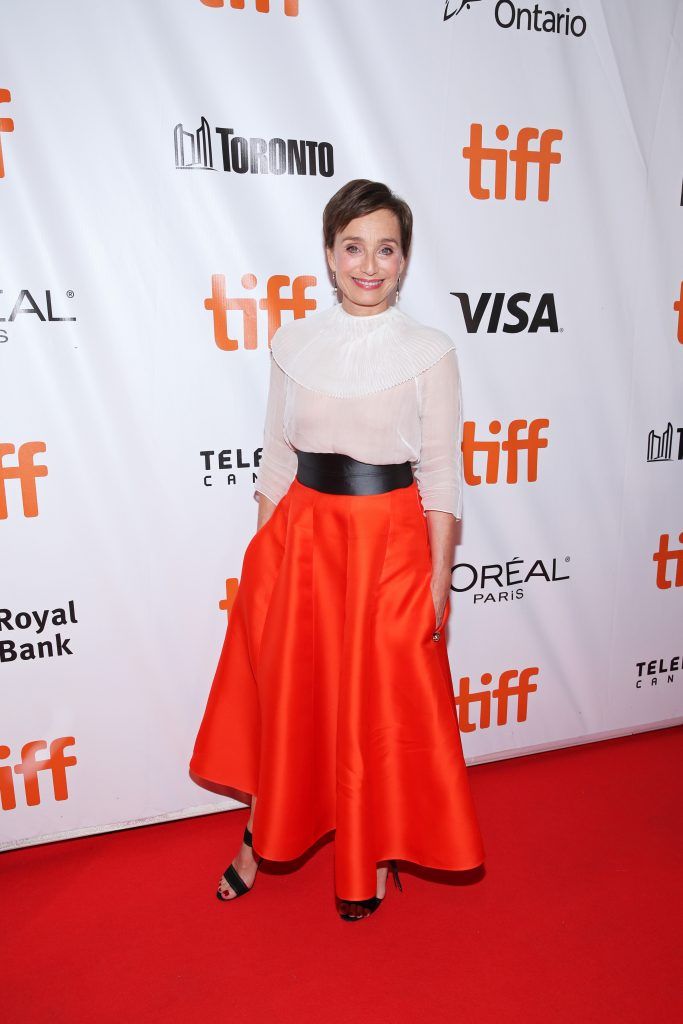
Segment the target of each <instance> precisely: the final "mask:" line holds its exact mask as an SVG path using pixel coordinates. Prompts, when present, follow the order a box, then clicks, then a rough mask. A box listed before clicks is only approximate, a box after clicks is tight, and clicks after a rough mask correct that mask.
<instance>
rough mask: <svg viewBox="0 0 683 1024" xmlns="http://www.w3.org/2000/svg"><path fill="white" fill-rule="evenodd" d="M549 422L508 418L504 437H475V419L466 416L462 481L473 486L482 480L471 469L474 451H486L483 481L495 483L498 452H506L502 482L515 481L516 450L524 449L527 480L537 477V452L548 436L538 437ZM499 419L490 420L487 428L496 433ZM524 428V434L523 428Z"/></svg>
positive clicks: (517, 454) (499, 429) (542, 446)
mask: <svg viewBox="0 0 683 1024" xmlns="http://www.w3.org/2000/svg"><path fill="white" fill-rule="evenodd" d="M549 426H550V420H546V419H537V420H531V421H527V420H511V421H510V423H509V425H508V430H507V438H506V440H504V441H478V440H476V439H475V433H476V423H475V422H474V420H468V421H466V422H465V424H464V426H463V439H462V452H463V469H464V474H465V482H466V483H468V484H470V486H476V485H477V484H480V483H481V482H482V478H481V476H479V475H478V474H477V473H476V472H475V470H474V458H475V455H476V453H477V452H484V453H485V455H486V483H487V484H495V483H498V479H499V475H500V461H501V452H505V454H506V455H507V460H506V463H507V464H506V473H505V482H506V483H508V484H516V483H518V481H519V454H520V452H522V451H525V452H526V453H527V458H526V462H527V476H526V479H527V480H528V481H529V483H533V482H535V481H536V480H537V479H538V453H539V451H540V449H541V448H547V447H548V439H547V438H545V437H541V430H543V429H544V428H545V427H549ZM501 429H502V424H501V422H500V420H492V421H491V423H489V430H490V432H491V433H492V434H500V432H501ZM525 431H526V436H524V432H525Z"/></svg>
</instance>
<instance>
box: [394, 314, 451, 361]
mask: <svg viewBox="0 0 683 1024" xmlns="http://www.w3.org/2000/svg"><path fill="white" fill-rule="evenodd" d="M401 314H402V319H403V330H404V331H405V332H406V334H408V335H410V336H411V337H412V338H413V339H415V340H418V339H419V340H421V341H423V342H425V343H426V344H427V345H428V346H429V348H430V350H432V351H434V352H441V353H442V354H444V355H445V353H446V352H450V351H451V349H455V348H456V344H455V341H454V340H453V338H452V337H451V335H450V334H448V333H447V332H446V331H442V330H441V329H440V328H439V327H431V326H429V324H425V323H422V321H420V320H417V319H416V318H415V317H413V316H410V314H408V313H406V312H405V311H403V310H401Z"/></svg>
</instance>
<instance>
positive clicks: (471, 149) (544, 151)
mask: <svg viewBox="0 0 683 1024" xmlns="http://www.w3.org/2000/svg"><path fill="white" fill-rule="evenodd" d="M509 134H510V129H509V128H508V127H507V125H504V124H499V125H498V127H497V128H496V138H497V139H499V140H500V141H501V142H504V141H505V140H506V139H507V138H508V136H509ZM539 135H540V143H539V146H538V149H531V148H530V143H531V141H532V140H533V139H538V138H539ZM561 138H562V131H561V130H560V129H559V128H547V129H546V130H545V131H544V132H540V133H539V130H538V128H520V129H519V131H518V133H517V145H516V147H515V148H514V149H510V150H509V151H508V150H507V149H505V148H504V147H498V146H484V145H483V126H482V125H481V124H476V123H475V124H472V125H470V143H469V146H464V147H463V151H462V155H463V156H464V158H465V160H468V161H469V164H470V174H469V189H470V195H471V196H473V197H474V198H475V199H490V198H491V191H490V189H488V188H485V187H484V185H483V184H482V166H483V164H484V163H492V164H493V165H494V178H493V185H494V191H493V194H494V198H495V199H506V198H507V191H508V160H509V162H511V163H513V164H514V166H515V173H514V178H515V199H520V200H524V199H526V198H527V183H528V172H529V164H537V165H538V192H537V196H538V199H539V201H540V202H542V203H546V202H547V201H548V199H549V198H550V168H551V166H552V165H553V164H559V163H560V160H561V159H562V158H561V156H560V154H559V153H556V152H554V151H553V148H552V146H553V142H557V141H558V140H559V139H561Z"/></svg>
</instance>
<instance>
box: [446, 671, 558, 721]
mask: <svg viewBox="0 0 683 1024" xmlns="http://www.w3.org/2000/svg"><path fill="white" fill-rule="evenodd" d="M538 673H539V668H538V666H536V665H533V666H529V667H527V668H523V669H517V668H510V669H505V671H503V672H501V673H500V675H497V676H494V675H493V673H491V672H482V674H481V676H480V677H479V682H480V684H481V687H482V688H481V689H480V690H473V688H472V680H471V678H470V676H461V677H460V679H459V680H458V683H457V691H456V693H455V704H456V707H457V709H458V725H459V726H460V732H474V731H475V730H476V729H490V728H491V725H492V711H493V710H494V709H495V713H496V718H495V725H499V726H500V725H507V724H508V722H509V721H513V722H518V723H519V722H526V720H527V716H528V713H529V695H530V694H532V693H536V691H537V690H538V683H537V682H534V679H535V677H536V676H538ZM513 710H514V712H515V715H514V718H512V715H511V712H512V711H513Z"/></svg>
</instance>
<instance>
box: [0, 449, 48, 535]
mask: <svg viewBox="0 0 683 1024" xmlns="http://www.w3.org/2000/svg"><path fill="white" fill-rule="evenodd" d="M15 451H16V449H15V447H14V445H13V444H3V443H2V442H0V519H7V517H8V512H7V487H6V482H7V481H8V480H18V481H19V484H20V487H21V503H22V508H23V512H24V516H25V517H26V518H27V519H30V518H31V517H33V516H37V515H38V493H37V489H36V479H37V478H38V477H39V476H47V466H36V465H35V464H34V462H33V456H34V455H36V454H37V453H38V452H44V451H46V446H45V443H44V442H43V441H26V442H25V443H24V444H21V445H19V452H18V456H17V465H16V466H5V465H4V463H3V459H4V457H5V455H14V453H15Z"/></svg>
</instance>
